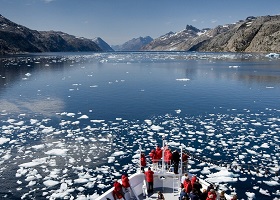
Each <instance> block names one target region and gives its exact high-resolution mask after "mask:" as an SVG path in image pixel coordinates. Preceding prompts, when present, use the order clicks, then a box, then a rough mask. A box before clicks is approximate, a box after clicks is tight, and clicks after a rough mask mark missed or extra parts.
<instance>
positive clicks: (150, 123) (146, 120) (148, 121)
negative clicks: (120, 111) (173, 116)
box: [144, 119, 152, 126]
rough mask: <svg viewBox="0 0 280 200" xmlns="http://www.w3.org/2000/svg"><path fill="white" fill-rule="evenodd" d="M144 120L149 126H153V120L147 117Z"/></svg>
mask: <svg viewBox="0 0 280 200" xmlns="http://www.w3.org/2000/svg"><path fill="white" fill-rule="evenodd" d="M144 121H145V123H147V124H148V125H149V126H151V125H152V121H151V120H149V119H145V120H144Z"/></svg>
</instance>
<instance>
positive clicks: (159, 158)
mask: <svg viewBox="0 0 280 200" xmlns="http://www.w3.org/2000/svg"><path fill="white" fill-rule="evenodd" d="M155 152H156V160H157V162H158V163H159V164H160V160H161V158H162V149H161V148H160V146H159V145H157V146H156V151H155Z"/></svg>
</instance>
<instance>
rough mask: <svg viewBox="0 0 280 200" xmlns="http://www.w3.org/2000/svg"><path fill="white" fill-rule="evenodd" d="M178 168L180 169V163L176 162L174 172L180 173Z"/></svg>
mask: <svg viewBox="0 0 280 200" xmlns="http://www.w3.org/2000/svg"><path fill="white" fill-rule="evenodd" d="M178 169H179V163H177V162H174V173H175V174H178Z"/></svg>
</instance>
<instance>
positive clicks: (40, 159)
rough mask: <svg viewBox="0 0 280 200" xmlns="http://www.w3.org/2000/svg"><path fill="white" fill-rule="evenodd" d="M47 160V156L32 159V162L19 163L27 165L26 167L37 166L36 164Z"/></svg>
mask: <svg viewBox="0 0 280 200" xmlns="http://www.w3.org/2000/svg"><path fill="white" fill-rule="evenodd" d="M46 160H47V159H46V158H39V159H35V160H32V162H27V163H22V164H20V165H19V167H26V168H28V167H35V166H38V165H41V164H44V163H46Z"/></svg>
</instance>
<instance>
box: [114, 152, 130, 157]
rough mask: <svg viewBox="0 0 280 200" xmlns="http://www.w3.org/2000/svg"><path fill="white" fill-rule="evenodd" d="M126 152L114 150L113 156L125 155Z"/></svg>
mask: <svg viewBox="0 0 280 200" xmlns="http://www.w3.org/2000/svg"><path fill="white" fill-rule="evenodd" d="M125 154H126V153H125V152H123V151H117V152H114V153H113V154H112V155H111V156H112V157H115V156H121V155H125Z"/></svg>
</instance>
